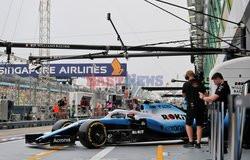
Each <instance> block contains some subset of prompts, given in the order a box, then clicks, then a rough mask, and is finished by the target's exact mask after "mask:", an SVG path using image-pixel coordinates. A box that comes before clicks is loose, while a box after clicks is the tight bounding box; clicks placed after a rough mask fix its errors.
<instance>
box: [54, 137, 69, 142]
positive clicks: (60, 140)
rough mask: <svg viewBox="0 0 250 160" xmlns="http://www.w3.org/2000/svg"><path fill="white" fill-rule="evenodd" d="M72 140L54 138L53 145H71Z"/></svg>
mask: <svg viewBox="0 0 250 160" xmlns="http://www.w3.org/2000/svg"><path fill="white" fill-rule="evenodd" d="M70 142H71V139H70V138H54V140H53V143H70Z"/></svg>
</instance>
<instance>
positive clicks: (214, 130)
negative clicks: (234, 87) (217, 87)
mask: <svg viewBox="0 0 250 160" xmlns="http://www.w3.org/2000/svg"><path fill="white" fill-rule="evenodd" d="M249 88H250V84H249V83H245V85H244V87H243V94H242V95H230V96H229V103H228V110H229V112H228V117H229V123H228V153H229V159H230V160H240V159H241V155H242V142H243V131H244V124H245V117H246V109H247V108H250V93H249ZM208 115H209V119H210V127H211V130H210V136H209V150H210V153H211V155H212V159H213V160H224V133H225V130H224V124H225V123H224V117H225V116H224V115H225V114H224V104H223V103H219V102H215V103H213V104H211V105H210V106H209V114H208Z"/></svg>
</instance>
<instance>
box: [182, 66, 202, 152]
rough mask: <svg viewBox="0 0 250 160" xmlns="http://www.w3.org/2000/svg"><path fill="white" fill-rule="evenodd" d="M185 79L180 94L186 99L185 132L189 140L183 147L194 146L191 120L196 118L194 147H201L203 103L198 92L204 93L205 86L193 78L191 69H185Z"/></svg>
mask: <svg viewBox="0 0 250 160" xmlns="http://www.w3.org/2000/svg"><path fill="white" fill-rule="evenodd" d="M185 79H186V80H188V82H185V83H184V84H183V89H182V94H183V97H185V99H186V101H187V117H186V132H187V135H188V139H189V142H188V143H187V144H185V145H184V147H194V140H193V128H192V125H193V122H194V119H195V120H196V135H197V143H196V145H195V148H201V146H200V142H201V137H202V125H203V122H204V112H205V103H204V101H203V100H202V99H200V98H199V92H202V93H204V94H205V93H206V88H205V86H204V85H203V84H202V83H201V82H199V81H198V80H197V79H196V78H195V74H194V72H193V71H192V70H189V71H187V73H186V76H185Z"/></svg>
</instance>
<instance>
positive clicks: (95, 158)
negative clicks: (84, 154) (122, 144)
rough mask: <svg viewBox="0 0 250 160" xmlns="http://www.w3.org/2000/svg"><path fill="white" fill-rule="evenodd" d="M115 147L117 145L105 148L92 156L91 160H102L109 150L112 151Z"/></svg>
mask: <svg viewBox="0 0 250 160" xmlns="http://www.w3.org/2000/svg"><path fill="white" fill-rule="evenodd" d="M114 148H115V147H106V148H105V149H103V150H102V151H100V152H98V153H97V154H96V155H94V156H93V157H92V158H90V159H89V160H100V159H102V158H103V157H104V156H106V155H107V154H108V153H109V152H111V151H112V150H113V149H114Z"/></svg>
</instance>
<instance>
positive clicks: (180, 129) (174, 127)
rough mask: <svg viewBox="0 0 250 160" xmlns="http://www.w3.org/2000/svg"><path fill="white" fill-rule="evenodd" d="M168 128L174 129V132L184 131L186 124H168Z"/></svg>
mask: <svg viewBox="0 0 250 160" xmlns="http://www.w3.org/2000/svg"><path fill="white" fill-rule="evenodd" d="M167 130H171V131H174V132H184V131H185V127H184V126H168V127H167Z"/></svg>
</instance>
